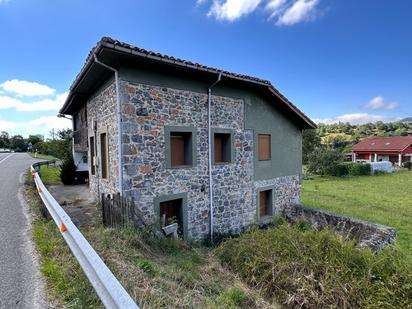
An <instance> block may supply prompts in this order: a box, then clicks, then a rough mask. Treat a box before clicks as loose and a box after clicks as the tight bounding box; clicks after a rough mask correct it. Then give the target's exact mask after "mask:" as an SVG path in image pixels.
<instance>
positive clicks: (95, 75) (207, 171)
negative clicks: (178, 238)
mask: <svg viewBox="0 0 412 309" xmlns="http://www.w3.org/2000/svg"><path fill="white" fill-rule="evenodd" d="M60 113H62V114H67V115H72V116H73V130H74V141H73V142H74V149H73V150H74V158H75V162H76V164H77V166H78V169H79V170H81V169H85V170H88V171H89V177H90V181H89V183H90V189H91V192H92V193H93V194H95V195H96V196H98V193H100V194H101V193H104V194H114V193H118V192H119V193H120V194H122V195H123V196H125V197H133V198H134V199H135V200H136V201H137V203H138V205H139V207H140V210H141V212H142V213H144V215H145V216H146V217H147V218H149V219H153V220H154V221H157V222H161V221H163V222H164V221H165V219H166V220H169V219H170V220H173V221H174V222H176V221H177V223H178V224H179V226H180V227H181V230H182V234H183V236H184V237H185V238H188V239H194V240H199V239H202V238H205V237H207V236H208V235H210V234H212V233H214V232H215V233H216V232H218V233H228V232H234V233H236V232H240V231H242V230H243V229H244V228H246V227H247V226H249V225H250V224H251V223H253V222H255V220H258V221H261V222H263V221H264V220H268V219H269V220H270V218H271V217H272V216H273V215H274V214H276V212H277V211H279V210H280V209H282V208H283V207H285V206H288V205H291V204H293V203H298V202H299V195H300V179H301V170H302V165H301V158H302V149H301V148H302V130H303V129H307V128H314V127H315V124H314V123H313V122H312V121H311V120H310V119H309V118H308V117H307V116H305V115H304V114H303V113H302V112H301V111H300V110H299V109H298V108H297V107H296V106H294V105H293V104H292V103H291V102H289V101H288V100H287V99H286V98H285V97H284V96H283V95H282V94H280V92H279V91H278V90H276V89H275V88H274V87H273V86H272V85H271V83H270V82H268V81H265V80H262V79H258V78H254V77H250V76H245V75H240V74H235V73H230V72H227V71H222V70H218V69H215V68H211V67H207V66H204V65H200V64H197V63H192V62H188V61H185V60H181V59H177V58H174V57H170V56H165V55H161V54H159V53H155V52H151V51H147V50H144V49H141V48H138V47H134V46H131V45H129V44H126V43H121V42H119V41H115V40H113V39H110V38H103V39H102V40H101V41H100V42H99V43H98V44H97V46H96V47H95V48H93V49H92V50H91V52H90V54H89V57H88V58H87V61H86V64H85V65H84V67H83V69H82V70H81V71H80V73H79V75H78V76H77V78H76V80H75V81H74V83H73V85H72V87H71V89H70V93H69V96H68V98H67V101H66V102H65V104H64V106H63V107H62V109H61V111H60Z"/></svg>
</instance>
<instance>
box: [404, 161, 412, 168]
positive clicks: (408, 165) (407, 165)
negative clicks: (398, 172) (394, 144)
mask: <svg viewBox="0 0 412 309" xmlns="http://www.w3.org/2000/svg"><path fill="white" fill-rule="evenodd" d="M403 167H404V168H407V169H408V170H411V169H412V162H410V161H408V162H405V163H404V164H403Z"/></svg>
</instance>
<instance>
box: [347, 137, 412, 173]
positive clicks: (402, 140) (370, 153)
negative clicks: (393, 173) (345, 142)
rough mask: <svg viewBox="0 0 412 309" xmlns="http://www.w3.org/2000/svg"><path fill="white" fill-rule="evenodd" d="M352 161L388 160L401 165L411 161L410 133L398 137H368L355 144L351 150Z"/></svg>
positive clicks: (411, 141) (411, 144)
mask: <svg viewBox="0 0 412 309" xmlns="http://www.w3.org/2000/svg"><path fill="white" fill-rule="evenodd" d="M352 159H353V161H368V162H377V161H390V162H392V163H393V164H396V165H398V166H402V164H403V163H404V162H407V161H412V135H408V136H398V137H370V138H366V139H364V140H362V141H360V142H359V143H357V144H356V145H355V146H353V152H352Z"/></svg>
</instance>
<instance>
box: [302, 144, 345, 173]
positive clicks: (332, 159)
mask: <svg viewBox="0 0 412 309" xmlns="http://www.w3.org/2000/svg"><path fill="white" fill-rule="evenodd" d="M343 159H344V157H343V154H342V152H341V151H340V150H337V149H332V148H325V147H319V148H316V149H315V150H314V151H313V152H312V153H311V154H310V155H309V156H308V165H307V167H308V172H309V173H312V174H315V175H322V176H325V175H330V176H334V175H336V174H337V173H340V172H341V170H342V167H341V165H342V164H343Z"/></svg>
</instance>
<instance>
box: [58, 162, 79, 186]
mask: <svg viewBox="0 0 412 309" xmlns="http://www.w3.org/2000/svg"><path fill="white" fill-rule="evenodd" d="M75 177H76V165H75V164H74V160H73V157H71V156H70V157H68V158H66V159H64V161H63V163H62V165H61V168H60V179H61V181H62V183H63V184H65V185H72V184H74V182H75Z"/></svg>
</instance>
